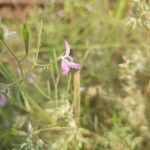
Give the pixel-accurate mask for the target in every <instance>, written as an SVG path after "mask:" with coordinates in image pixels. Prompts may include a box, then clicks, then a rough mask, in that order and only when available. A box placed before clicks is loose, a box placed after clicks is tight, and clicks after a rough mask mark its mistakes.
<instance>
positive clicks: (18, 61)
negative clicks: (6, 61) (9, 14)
mask: <svg viewBox="0 0 150 150" xmlns="http://www.w3.org/2000/svg"><path fill="white" fill-rule="evenodd" d="M2 42H3V44H4V45H5V46H6V48H7V49H8V51H9V52H10V53H11V54H12V55H13V56H14V58H15V59H16V61H17V63H18V66H19V69H20V72H21V75H22V77H23V76H24V75H23V71H22V67H21V64H20V60H19V59H18V58H17V56H16V55H15V54H14V52H13V51H12V50H11V49H10V48H9V46H8V45H7V43H6V42H5V41H4V40H2Z"/></svg>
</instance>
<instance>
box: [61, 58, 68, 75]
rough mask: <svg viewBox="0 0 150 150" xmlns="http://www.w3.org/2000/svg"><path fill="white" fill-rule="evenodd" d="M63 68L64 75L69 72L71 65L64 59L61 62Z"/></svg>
mask: <svg viewBox="0 0 150 150" xmlns="http://www.w3.org/2000/svg"><path fill="white" fill-rule="evenodd" d="M61 69H62V73H63V74H64V75H67V74H68V73H69V71H70V67H69V65H68V63H67V60H65V59H62V62H61Z"/></svg>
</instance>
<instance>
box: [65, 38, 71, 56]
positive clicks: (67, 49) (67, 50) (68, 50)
mask: <svg viewBox="0 0 150 150" xmlns="http://www.w3.org/2000/svg"><path fill="white" fill-rule="evenodd" d="M65 47H66V53H65V55H64V57H68V56H69V55H70V45H69V43H68V42H67V41H65Z"/></svg>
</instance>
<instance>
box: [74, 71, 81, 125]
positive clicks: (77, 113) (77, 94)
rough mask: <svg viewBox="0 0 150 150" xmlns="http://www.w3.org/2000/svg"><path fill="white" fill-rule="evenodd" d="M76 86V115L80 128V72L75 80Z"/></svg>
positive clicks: (75, 76) (75, 75)
mask: <svg viewBox="0 0 150 150" xmlns="http://www.w3.org/2000/svg"><path fill="white" fill-rule="evenodd" d="M73 85H74V114H75V120H76V124H77V126H80V109H81V108H80V107H81V106H80V101H81V95H80V72H79V71H78V72H76V73H75V74H74V78H73Z"/></svg>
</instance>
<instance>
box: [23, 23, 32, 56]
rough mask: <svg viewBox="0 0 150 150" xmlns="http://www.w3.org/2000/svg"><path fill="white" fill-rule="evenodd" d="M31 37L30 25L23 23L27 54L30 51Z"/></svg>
mask: <svg viewBox="0 0 150 150" xmlns="http://www.w3.org/2000/svg"><path fill="white" fill-rule="evenodd" d="M29 37H30V32H29V29H28V26H27V24H24V25H23V38H24V45H25V51H26V54H28V52H29Z"/></svg>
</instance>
